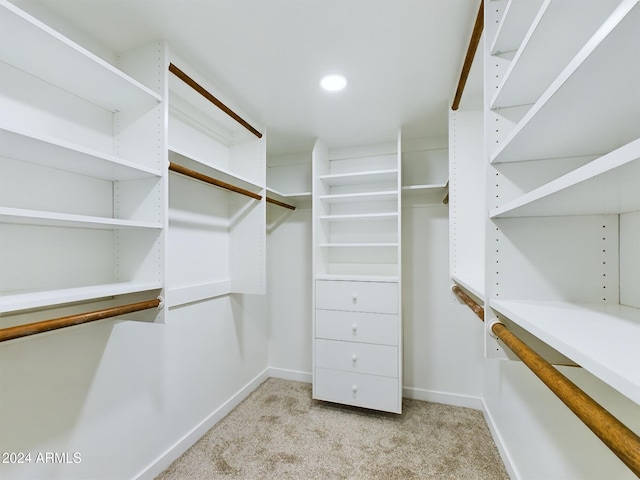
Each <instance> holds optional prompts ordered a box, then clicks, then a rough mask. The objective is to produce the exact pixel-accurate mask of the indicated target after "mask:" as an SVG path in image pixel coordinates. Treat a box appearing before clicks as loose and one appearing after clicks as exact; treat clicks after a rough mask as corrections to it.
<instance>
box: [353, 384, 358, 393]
mask: <svg viewBox="0 0 640 480" xmlns="http://www.w3.org/2000/svg"><path fill="white" fill-rule="evenodd" d="M351 391H352V392H353V393H356V392H357V391H358V386H357V385H354V386H353V387H351Z"/></svg>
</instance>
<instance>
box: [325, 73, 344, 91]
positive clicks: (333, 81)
mask: <svg viewBox="0 0 640 480" xmlns="http://www.w3.org/2000/svg"><path fill="white" fill-rule="evenodd" d="M320 86H321V87H322V88H324V89H325V90H328V91H330V92H337V91H338V90H342V89H343V88H344V87H346V86H347V79H346V78H344V76H343V75H338V74H333V75H326V76H324V77H322V80H320Z"/></svg>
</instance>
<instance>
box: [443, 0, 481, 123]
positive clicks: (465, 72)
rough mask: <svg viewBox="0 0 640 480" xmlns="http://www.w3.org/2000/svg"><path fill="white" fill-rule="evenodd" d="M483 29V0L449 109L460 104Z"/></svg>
mask: <svg viewBox="0 0 640 480" xmlns="http://www.w3.org/2000/svg"><path fill="white" fill-rule="evenodd" d="M483 29H484V0H481V2H480V8H479V9H478V14H477V15H476V23H475V25H474V26H473V32H472V33H471V39H470V40H469V47H467V55H466V57H465V58H464V64H463V65H462V72H460V79H459V80H458V88H457V89H456V95H455V97H454V98H453V104H452V105H451V110H458V107H459V106H460V100H461V99H462V92H464V87H465V85H466V84H467V78H468V77H469V72H470V71H471V65H472V64H473V57H475V55H476V50H477V49H478V43H480V37H481V36H482V30H483Z"/></svg>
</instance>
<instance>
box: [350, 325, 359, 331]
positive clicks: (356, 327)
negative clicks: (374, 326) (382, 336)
mask: <svg viewBox="0 0 640 480" xmlns="http://www.w3.org/2000/svg"><path fill="white" fill-rule="evenodd" d="M351 330H353V333H356V332H357V331H358V324H357V323H354V324H353V325H351Z"/></svg>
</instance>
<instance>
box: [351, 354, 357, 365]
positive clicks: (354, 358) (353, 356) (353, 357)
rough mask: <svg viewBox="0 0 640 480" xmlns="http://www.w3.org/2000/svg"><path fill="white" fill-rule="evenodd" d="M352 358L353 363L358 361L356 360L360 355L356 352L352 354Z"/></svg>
mask: <svg viewBox="0 0 640 480" xmlns="http://www.w3.org/2000/svg"><path fill="white" fill-rule="evenodd" d="M351 360H352V361H353V363H356V361H357V360H358V355H356V354H355V353H354V354H353V355H351Z"/></svg>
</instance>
